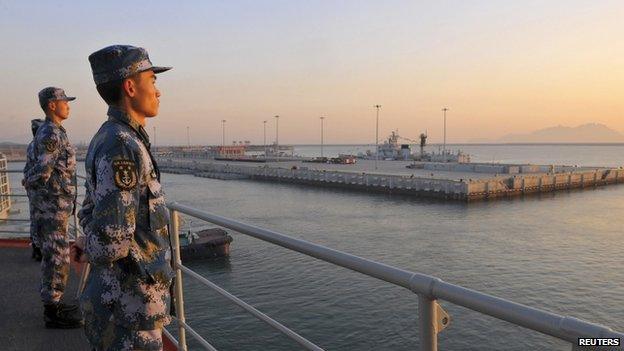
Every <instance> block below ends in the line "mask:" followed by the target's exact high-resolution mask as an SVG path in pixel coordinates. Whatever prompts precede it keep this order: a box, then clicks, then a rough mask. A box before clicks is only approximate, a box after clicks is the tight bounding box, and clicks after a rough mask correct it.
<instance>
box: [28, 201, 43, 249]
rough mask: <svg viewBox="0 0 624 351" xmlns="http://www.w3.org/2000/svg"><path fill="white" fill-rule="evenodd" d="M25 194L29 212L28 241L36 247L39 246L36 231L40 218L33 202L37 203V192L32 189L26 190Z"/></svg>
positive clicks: (39, 241)
mask: <svg viewBox="0 0 624 351" xmlns="http://www.w3.org/2000/svg"><path fill="white" fill-rule="evenodd" d="M26 195H27V196H28V211H29V213H30V241H31V242H32V243H33V245H35V246H36V247H41V240H40V238H39V233H38V232H37V230H38V229H37V226H38V221H40V220H41V219H40V218H39V217H40V216H38V211H37V208H36V207H35V204H37V203H38V202H40V201H38V199H37V197H36V195H37V193H36V192H35V191H33V190H26Z"/></svg>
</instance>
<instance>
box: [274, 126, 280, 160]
mask: <svg viewBox="0 0 624 351" xmlns="http://www.w3.org/2000/svg"><path fill="white" fill-rule="evenodd" d="M275 154H276V155H277V162H279V115H275Z"/></svg>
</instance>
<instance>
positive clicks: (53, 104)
mask: <svg viewBox="0 0 624 351" xmlns="http://www.w3.org/2000/svg"><path fill="white" fill-rule="evenodd" d="M55 110H56V101H50V102H48V111H55Z"/></svg>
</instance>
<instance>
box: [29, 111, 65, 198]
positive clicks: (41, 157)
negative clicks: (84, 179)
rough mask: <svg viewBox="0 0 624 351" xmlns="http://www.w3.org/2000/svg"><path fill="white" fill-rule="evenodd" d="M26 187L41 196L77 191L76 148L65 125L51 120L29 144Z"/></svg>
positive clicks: (63, 194) (48, 120) (44, 124)
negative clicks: (75, 176)
mask: <svg viewBox="0 0 624 351" xmlns="http://www.w3.org/2000/svg"><path fill="white" fill-rule="evenodd" d="M27 153H28V154H27V162H26V167H25V168H24V187H25V188H26V189H28V190H34V191H37V192H38V193H40V194H41V195H52V196H69V197H73V196H74V195H75V193H76V190H75V187H74V185H73V184H74V175H75V173H76V151H75V150H74V147H73V146H72V145H71V143H70V142H69V138H67V133H66V132H65V128H63V127H62V126H58V125H56V124H54V122H52V121H51V120H50V119H47V118H46V120H45V122H44V123H43V124H42V125H41V127H39V129H38V130H37V133H36V134H35V137H34V139H33V141H32V142H31V144H29V145H28V150H27Z"/></svg>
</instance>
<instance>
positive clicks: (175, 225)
mask: <svg viewBox="0 0 624 351" xmlns="http://www.w3.org/2000/svg"><path fill="white" fill-rule="evenodd" d="M169 211H170V213H171V231H170V232H169V235H171V238H172V239H173V259H174V264H173V268H174V269H175V273H176V276H175V304H176V306H175V307H176V315H177V317H178V321H179V322H178V350H180V351H187V348H186V330H185V329H184V325H183V323H185V322H186V321H185V317H184V294H183V293H182V271H181V270H180V266H181V265H182V260H181V259H180V223H179V217H178V216H179V214H178V211H176V210H169ZM180 322H182V323H180Z"/></svg>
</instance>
